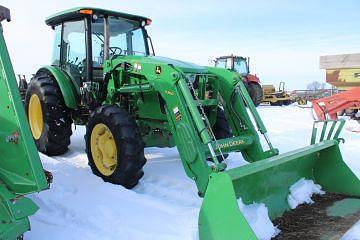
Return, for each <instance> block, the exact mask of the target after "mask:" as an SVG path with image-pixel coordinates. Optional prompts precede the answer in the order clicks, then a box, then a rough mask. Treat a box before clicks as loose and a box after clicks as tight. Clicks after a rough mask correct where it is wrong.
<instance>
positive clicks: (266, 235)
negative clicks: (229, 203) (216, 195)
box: [238, 198, 280, 240]
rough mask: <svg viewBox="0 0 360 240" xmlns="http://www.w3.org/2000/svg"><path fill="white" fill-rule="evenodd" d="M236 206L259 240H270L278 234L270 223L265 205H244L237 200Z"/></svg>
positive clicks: (276, 229) (277, 230) (240, 200)
mask: <svg viewBox="0 0 360 240" xmlns="http://www.w3.org/2000/svg"><path fill="white" fill-rule="evenodd" d="M238 205H239V209H240V211H241V212H242V214H243V215H244V217H245V219H246V221H247V222H248V223H249V225H250V227H251V229H252V230H253V231H254V233H255V234H256V237H257V238H258V239H259V240H267V239H271V238H272V237H275V236H276V235H278V234H279V233H280V230H279V229H278V228H277V227H276V226H274V224H273V223H272V222H271V220H270V218H269V212H268V209H267V207H266V206H265V204H263V203H253V204H249V205H245V204H244V203H243V201H242V199H241V198H239V199H238Z"/></svg>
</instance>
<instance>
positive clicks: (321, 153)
mask: <svg viewBox="0 0 360 240" xmlns="http://www.w3.org/2000/svg"><path fill="white" fill-rule="evenodd" d="M341 127H342V126H341ZM313 135H314V134H313ZM322 135H323V134H322ZM324 136H325V135H324ZM323 138H326V137H323ZM338 143H339V141H338V140H323V141H321V142H319V143H316V144H313V145H310V146H308V147H304V148H301V149H299V150H295V151H292V152H288V153H285V154H282V155H278V156H274V157H271V158H268V159H264V160H260V161H257V162H254V163H250V164H247V165H244V166H241V167H238V168H234V169H230V170H228V171H224V172H220V173H213V174H212V175H211V176H210V179H209V183H208V187H207V190H206V193H205V196H204V200H203V204H202V207H201V210H200V216H199V234H200V239H227V240H231V239H246V240H247V239H257V238H256V236H255V234H254V233H253V231H252V230H251V228H250V227H249V224H248V223H247V221H246V220H245V218H244V216H243V215H242V213H241V212H240V210H239V208H238V205H237V199H238V198H240V197H241V199H242V201H243V202H244V203H245V204H252V203H254V202H256V203H264V204H265V205H266V207H267V208H268V210H269V216H270V218H271V219H272V220H273V219H275V218H277V217H280V216H282V214H283V213H284V212H285V211H288V210H290V207H289V205H288V203H287V197H288V195H289V188H290V186H291V185H293V184H294V183H296V182H297V181H298V180H299V179H301V178H305V179H312V180H313V181H314V182H315V183H317V184H320V185H321V186H322V188H323V190H325V191H326V192H327V193H338V194H344V195H347V196H352V197H355V198H359V197H360V180H359V178H358V177H357V176H356V175H355V174H354V173H353V172H352V171H351V170H350V169H349V167H348V166H347V165H346V164H345V163H344V161H343V159H342V155H341V152H340V149H339V145H338Z"/></svg>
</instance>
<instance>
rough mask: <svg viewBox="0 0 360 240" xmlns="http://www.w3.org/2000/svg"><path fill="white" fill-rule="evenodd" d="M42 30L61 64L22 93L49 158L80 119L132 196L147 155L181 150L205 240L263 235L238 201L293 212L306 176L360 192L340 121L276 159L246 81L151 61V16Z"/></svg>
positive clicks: (106, 16)
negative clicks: (233, 159) (230, 157)
mask: <svg viewBox="0 0 360 240" xmlns="http://www.w3.org/2000/svg"><path fill="white" fill-rule="evenodd" d="M46 23H47V24H48V25H49V26H51V27H52V28H53V29H54V31H55V42H54V55H53V60H52V62H51V65H48V66H44V67H42V68H40V69H39V70H38V71H37V73H36V74H35V76H34V78H33V79H32V80H31V81H30V83H29V86H28V89H27V93H26V96H25V106H26V111H27V116H28V119H29V123H30V126H31V131H32V134H33V137H34V139H35V142H36V145H37V147H38V149H39V150H40V151H41V152H44V153H46V154H48V155H56V154H62V153H64V152H65V151H66V150H67V148H68V146H69V144H70V135H71V133H72V129H71V125H72V123H74V124H79V125H86V135H85V142H86V152H87V156H88V160H89V165H90V168H91V169H92V171H93V173H94V174H95V175H97V176H99V177H101V178H102V179H103V180H104V181H107V182H111V183H114V184H120V185H123V186H124V187H126V188H132V187H134V186H135V185H136V184H137V183H138V181H139V179H140V178H141V177H142V176H143V174H144V173H143V166H144V164H145V162H146V159H145V156H144V147H151V146H157V147H173V146H175V145H176V146H177V149H178V151H179V154H180V158H181V162H182V164H183V167H184V170H185V172H186V174H187V176H188V177H189V178H191V179H192V180H194V181H195V183H196V186H197V189H198V195H199V196H200V197H203V198H204V200H203V204H202V207H201V210H200V215H199V235H200V239H206V240H209V239H228V240H232V239H239V238H241V239H256V236H255V234H254V232H253V231H252V229H251V228H250V227H249V224H248V223H247V222H246V220H245V218H244V216H243V215H242V213H241V212H240V210H239V207H238V204H237V198H239V197H241V198H242V200H243V201H244V203H246V204H249V203H253V202H263V203H265V204H266V206H267V207H268V209H269V214H270V216H271V218H276V217H278V216H281V215H282V214H283V213H284V212H285V211H286V210H288V209H289V205H288V203H287V200H286V199H287V195H288V193H289V187H290V186H291V185H292V184H294V183H295V182H296V181H298V180H299V179H301V178H303V177H305V178H309V179H313V180H314V181H315V182H317V183H320V184H321V185H322V186H323V188H324V189H325V190H326V191H327V192H329V193H331V192H337V193H342V194H345V195H351V196H360V192H359V191H360V187H359V186H360V181H359V179H358V178H357V177H356V175H354V173H353V172H352V171H351V170H350V169H349V168H348V167H347V165H346V164H345V163H344V162H343V160H342V157H341V154H340V150H339V147H338V143H339V139H338V133H339V131H340V130H341V125H340V126H339V125H338V124H337V122H334V124H335V125H334V129H333V130H334V131H333V132H334V133H335V132H336V133H337V135H333V136H328V137H327V138H326V140H324V139H325V138H322V139H320V140H321V142H320V143H315V142H314V144H313V145H311V146H308V147H305V148H302V149H299V150H295V151H293V152H290V153H286V154H283V155H278V153H279V151H278V150H277V149H276V148H274V147H273V146H272V144H271V142H270V139H269V137H268V135H267V131H266V128H265V126H264V124H263V122H262V120H261V118H260V116H259V114H258V112H257V111H256V108H255V106H254V104H253V102H252V100H251V98H250V96H249V94H248V91H247V90H246V87H245V85H244V83H243V81H242V78H241V76H240V75H239V74H238V73H237V72H235V71H232V70H228V69H225V68H217V67H202V66H198V65H195V64H192V63H188V62H184V61H178V60H174V59H170V58H165V57H158V56H154V49H153V46H152V41H151V39H150V37H149V35H148V33H147V31H146V26H148V25H149V24H150V23H151V20H150V19H148V18H146V17H141V16H136V15H130V14H125V13H121V12H115V11H110V10H103V9H98V8H75V9H70V10H67V11H63V12H61V13H58V14H55V15H53V16H51V17H49V18H48V19H47V20H46ZM219 99H222V106H221V107H220V104H219ZM335 126H339V127H337V128H335ZM336 129H337V130H336ZM257 131H259V132H260V134H262V135H263V137H264V138H265V142H266V143H267V147H266V149H264V148H263V146H262V145H261V143H260V137H259V135H258V133H257ZM330 135H331V134H330ZM232 152H241V153H242V156H243V157H244V159H245V160H246V161H248V162H249V164H247V165H244V166H241V167H238V168H233V169H228V168H227V164H226V157H227V154H229V153H232Z"/></svg>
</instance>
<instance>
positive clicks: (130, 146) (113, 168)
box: [85, 105, 146, 189]
mask: <svg viewBox="0 0 360 240" xmlns="http://www.w3.org/2000/svg"><path fill="white" fill-rule="evenodd" d="M85 142H86V153H87V156H88V160H89V166H90V168H91V170H92V171H93V173H94V174H95V175H97V176H99V177H101V178H102V179H103V180H104V181H105V182H111V183H113V184H119V185H122V186H124V187H126V188H128V189H130V188H133V187H135V186H136V185H137V184H138V182H139V180H140V178H141V177H142V176H143V175H144V172H143V170H142V168H143V166H144V165H145V162H146V159H145V156H144V146H145V144H144V142H143V140H142V138H141V134H140V132H139V129H138V127H137V124H136V122H135V120H134V119H133V118H132V117H131V116H130V115H129V113H128V112H127V111H125V110H124V109H122V108H119V107H116V106H110V105H104V106H101V107H98V108H97V109H96V110H95V111H94V112H93V113H92V114H91V116H90V119H89V122H88V124H87V126H86V135H85Z"/></svg>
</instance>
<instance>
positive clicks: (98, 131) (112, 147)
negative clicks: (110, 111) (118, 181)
mask: <svg viewBox="0 0 360 240" xmlns="http://www.w3.org/2000/svg"><path fill="white" fill-rule="evenodd" d="M90 144H91V155H92V158H93V160H94V163H95V166H96V168H97V169H98V170H99V172H100V173H101V174H102V175H105V176H110V175H111V174H113V173H114V171H115V168H116V165H117V149H116V143H115V139H114V136H113V134H112V133H111V131H110V129H109V128H108V127H107V126H106V125H105V124H102V123H99V124H96V125H95V127H94V128H93V130H92V132H91V137H90Z"/></svg>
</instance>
